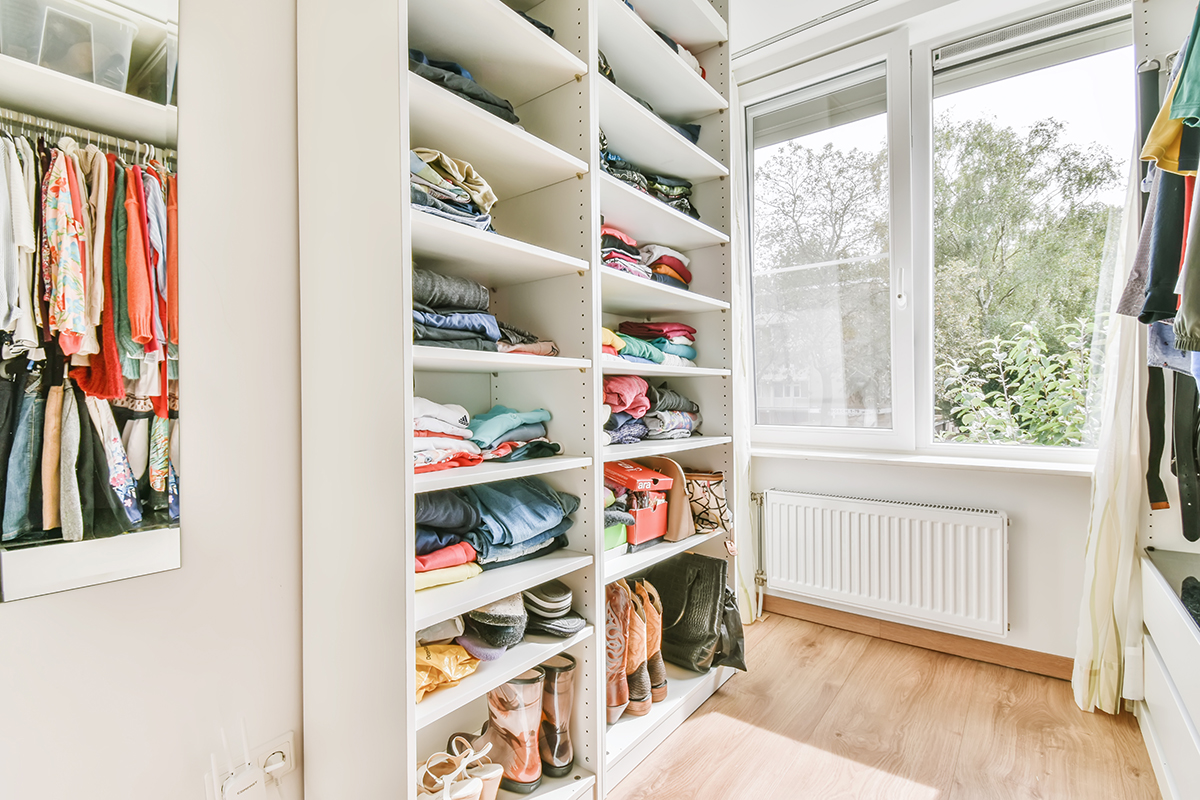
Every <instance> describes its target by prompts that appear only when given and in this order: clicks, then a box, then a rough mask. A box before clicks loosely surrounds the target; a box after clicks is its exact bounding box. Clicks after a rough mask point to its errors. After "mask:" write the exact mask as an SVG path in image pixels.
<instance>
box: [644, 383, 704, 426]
mask: <svg viewBox="0 0 1200 800" xmlns="http://www.w3.org/2000/svg"><path fill="white" fill-rule="evenodd" d="M646 397H647V399H648V400H649V401H650V410H649V411H648V412H646V415H645V416H644V417H642V423H643V424H644V425H645V426H646V438H647V439H686V438H688V437H689V436H691V435H692V434H693V433H696V432H697V431H699V429H700V424H701V423H702V422H703V421H704V420H703V418H702V417H701V416H700V406H698V405H696V404H695V403H694V402H692V401H691V400H689V399H688V398H687V397H685V396H684V395H682V394H680V393H679V392H677V391H675V390H674V389H671V388H669V387H668V386H667V384H666V383H665V382H664V383H663V384H662V385H660V386H651V387H650V388H649V389H647V391H646Z"/></svg>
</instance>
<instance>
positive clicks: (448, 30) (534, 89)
mask: <svg viewBox="0 0 1200 800" xmlns="http://www.w3.org/2000/svg"><path fill="white" fill-rule="evenodd" d="M363 24H370V21H369V20H364V21H363ZM408 36H409V47H412V48H415V49H417V50H422V51H424V53H425V55H427V56H429V57H430V58H431V59H435V60H439V61H456V62H458V63H459V64H462V65H463V66H464V67H466V68H467V71H468V72H470V73H471V77H472V78H474V79H475V81H476V83H478V84H479V85H480V86H482V87H483V88H485V89H487V90H488V91H489V92H492V93H494V94H496V95H499V96H500V97H502V98H504V99H505V100H507V101H508V102H510V103H512V104H513V105H514V106H521V105H524V104H525V103H527V102H529V101H530V100H532V99H533V98H535V97H540V96H542V95H543V94H545V93H546V92H549V91H550V90H552V89H556V88H558V87H559V86H562V85H563V84H564V83H567V82H568V81H573V80H575V76H577V75H586V74H587V72H588V68H587V65H586V64H584V63H583V62H582V61H580V60H579V59H578V58H576V57H575V56H574V55H572V54H571V53H569V52H567V50H566V49H565V48H564V47H563V46H562V45H560V44H559V43H558V42H556V41H554V40H553V39H551V38H550V37H549V36H547V35H546V34H544V33H542V32H541V31H540V30H538V29H537V28H535V27H534V26H533V25H531V24H529V23H528V22H526V21H525V20H524V19H522V18H521V17H520V16H518V14H517V12H515V11H513V10H512V9H511V8H509V7H508V6H506V5H504V3H502V2H500V0H433V1H432V2H410V3H409V4H408ZM664 47H665V45H664ZM518 116H520V114H519V112H518Z"/></svg>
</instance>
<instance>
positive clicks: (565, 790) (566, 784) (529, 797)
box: [496, 766, 596, 800]
mask: <svg viewBox="0 0 1200 800" xmlns="http://www.w3.org/2000/svg"><path fill="white" fill-rule="evenodd" d="M595 785H596V776H595V775H594V774H593V773H591V772H588V771H587V770H586V769H584V768H583V767H578V766H577V767H575V769H573V770H571V772H570V774H568V775H564V776H563V777H561V778H551V777H549V776H546V775H543V776H542V782H541V783H540V784H538V788H537V789H535V790H534V791H533V792H532V793H531V794H518V793H517V792H509V791H505V790H504V789H501V790H500V793H499V794H497V795H496V799H497V800H580V798H582V797H584V796H585V795H586V796H587V797H591V793H592V787H593V786H595Z"/></svg>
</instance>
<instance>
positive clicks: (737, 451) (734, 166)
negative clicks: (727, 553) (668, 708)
mask: <svg viewBox="0 0 1200 800" xmlns="http://www.w3.org/2000/svg"><path fill="white" fill-rule="evenodd" d="M731 84H732V85H731V86H730V97H729V110H730V116H731V117H732V121H731V122H732V128H733V130H732V136H731V137H730V141H731V142H732V143H733V145H732V148H733V152H732V153H731V154H730V159H729V162H730V178H729V179H730V180H731V181H733V225H732V232H731V242H730V249H731V254H730V255H731V258H732V259H733V264H732V267H733V270H732V271H733V286H732V288H731V295H732V299H731V302H732V306H733V310H732V314H733V319H732V327H733V378H732V380H733V409H734V417H733V463H734V488H735V498H734V499H733V502H734V503H735V504H736V505H735V506H734V519H735V520H739V521H740V522H739V524H738V536H737V546H738V559H737V565H738V608H739V610H740V611H741V612H742V622H744V623H750V622H753V621H754V619H755V602H754V600H755V589H756V587H755V582H754V575H755V572H756V571H757V570H758V566H759V562H758V549H759V548H758V537H757V533H758V532H757V531H756V530H755V526H754V525H752V524H751V522H750V520H751V513H750V429H751V425H752V416H751V415H752V414H753V413H754V393H753V388H752V387H753V386H754V375H753V374H752V372H753V369H754V354H753V352H752V347H753V342H752V341H751V320H750V239H751V237H750V227H749V225H750V222H749V220H750V197H749V186H750V167H749V164H748V161H749V159H748V156H747V151H746V144H745V143H746V115H745V110H744V109H743V108H742V106H741V99H740V96H739V92H738V86H737V83H735V82H732V81H731Z"/></svg>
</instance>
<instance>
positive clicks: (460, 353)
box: [413, 345, 592, 373]
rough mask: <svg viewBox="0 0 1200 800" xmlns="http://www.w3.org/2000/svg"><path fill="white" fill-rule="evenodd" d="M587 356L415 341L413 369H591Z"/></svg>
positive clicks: (463, 370) (533, 370)
mask: <svg viewBox="0 0 1200 800" xmlns="http://www.w3.org/2000/svg"><path fill="white" fill-rule="evenodd" d="M591 366H592V362H591V361H589V360H588V359H586V358H560V357H558V356H534V355H529V354H528V353H488V352H480V351H476V350H455V349H453V348H450V347H422V346H420V345H413V369H414V370H416V371H417V372H483V373H489V372H547V371H550V370H559V369H578V370H581V371H582V370H587V369H591Z"/></svg>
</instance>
